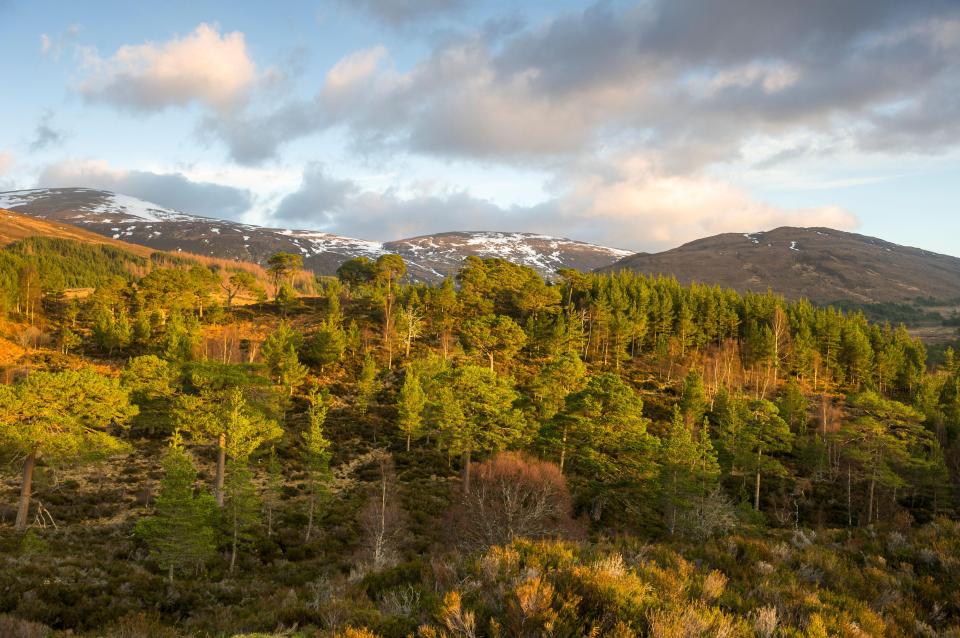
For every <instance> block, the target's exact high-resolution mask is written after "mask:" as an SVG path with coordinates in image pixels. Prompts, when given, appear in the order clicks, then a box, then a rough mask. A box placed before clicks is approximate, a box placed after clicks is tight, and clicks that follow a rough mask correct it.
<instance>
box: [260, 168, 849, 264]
mask: <svg viewBox="0 0 960 638" xmlns="http://www.w3.org/2000/svg"><path fill="white" fill-rule="evenodd" d="M555 185H556V187H557V192H556V193H555V194H554V196H553V197H552V198H550V199H548V200H546V201H544V202H542V203H539V204H536V205H532V206H509V207H504V206H498V205H496V204H494V203H493V202H491V201H488V200H485V199H479V198H476V197H473V196H472V195H471V194H470V193H468V192H466V191H446V192H439V193H436V192H426V193H424V194H422V195H418V194H416V190H415V189H409V190H408V191H407V192H408V193H411V194H409V195H401V194H399V192H398V190H397V189H386V190H383V191H376V190H370V189H363V188H361V187H360V186H359V185H358V184H357V183H356V182H350V181H348V180H343V179H338V178H335V177H331V176H330V175H328V174H326V173H325V172H324V170H323V167H322V166H320V165H312V166H310V167H309V168H308V169H307V170H306V171H304V175H303V183H302V184H301V187H300V188H299V189H298V190H297V191H294V192H293V193H291V194H290V195H288V196H287V197H286V198H285V199H284V200H283V201H282V202H281V203H280V205H279V207H278V209H277V212H276V214H275V218H274V221H275V222H276V223H278V224H281V225H296V226H300V227H306V228H319V229H322V230H326V231H329V232H334V233H338V234H341V235H347V236H355V237H362V238H365V239H381V240H390V239H399V238H402V237H410V236H414V235H423V234H430V233H436V232H442V231H453V230H499V231H523V232H536V233H544V234H549V235H559V236H565V237H570V238H573V239H580V240H584V241H592V242H595V243H598V244H604V245H608V246H614V247H617V248H625V249H631V250H647V251H655V250H664V249H667V248H672V247H674V246H677V245H679V244H682V243H684V242H687V241H691V240H693V239H697V238H700V237H703V236H705V235H713V234H717V233H724V232H753V231H759V230H769V229H772V228H776V227H778V226H828V227H832V228H837V229H843V230H849V229H853V228H855V227H856V226H857V225H858V220H857V218H856V217H855V216H854V215H853V214H851V213H850V212H848V211H846V210H843V209H842V208H839V207H836V206H821V207H815V208H805V209H784V208H779V207H776V206H773V205H771V204H767V203H764V202H761V201H758V200H756V199H754V198H753V197H751V196H750V195H749V194H748V193H747V192H746V191H744V190H742V189H740V188H738V187H736V186H733V185H731V184H730V183H728V182H725V181H722V180H720V179H717V178H714V177H710V176H704V175H694V176H690V175H686V176H680V175H666V174H662V173H659V172H658V171H656V170H655V169H654V168H653V167H651V166H650V164H649V163H648V162H646V161H645V160H643V159H640V158H636V157H626V158H620V159H619V160H616V161H610V162H600V163H597V164H595V165H593V166H581V167H578V168H577V169H576V170H572V169H571V170H570V171H569V172H567V173H563V174H560V175H558V176H557V178H556V179H555Z"/></svg>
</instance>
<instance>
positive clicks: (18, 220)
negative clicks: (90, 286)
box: [0, 209, 154, 257]
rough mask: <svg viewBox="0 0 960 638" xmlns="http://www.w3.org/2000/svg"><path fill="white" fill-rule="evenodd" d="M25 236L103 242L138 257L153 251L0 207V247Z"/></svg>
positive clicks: (93, 242)
mask: <svg viewBox="0 0 960 638" xmlns="http://www.w3.org/2000/svg"><path fill="white" fill-rule="evenodd" d="M27 237H56V238H59V239H72V240H74V241H79V242H83V243H86V244H104V245H107V246H113V247H115V248H119V249H121V250H125V251H127V252H129V253H132V254H134V255H138V256H140V257H149V256H150V255H151V254H152V253H153V252H154V251H153V249H151V248H147V247H146V246H138V245H136V244H128V243H127V242H124V241H119V240H117V239H111V238H110V237H104V236H103V235H98V234H97V233H94V232H91V231H88V230H84V229H83V228H79V227H77V226H71V225H70V224H63V223H59V222H50V221H46V220H44V219H36V218H34V217H28V216H26V215H21V214H19V213H15V212H13V211H10V210H6V209H0V247H2V246H6V245H7V244H12V243H13V242H15V241H19V240H21V239H26V238H27Z"/></svg>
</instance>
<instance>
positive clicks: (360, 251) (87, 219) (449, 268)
mask: <svg viewBox="0 0 960 638" xmlns="http://www.w3.org/2000/svg"><path fill="white" fill-rule="evenodd" d="M0 207H2V208H8V209H10V210H14V211H16V212H18V213H21V214H24V215H29V216H32V217H36V218H40V219H45V220H49V221H54V222H60V223H68V224H73V225H76V226H80V227H82V228H84V229H88V230H90V231H93V232H94V233H98V234H100V235H103V236H106V237H110V238H113V239H117V240H123V241H128V242H132V243H136V244H141V245H143V246H149V247H151V248H155V249H158V250H165V251H171V252H176V251H185V252H190V253H196V254H200V255H210V256H214V257H222V258H228V259H239V260H244V261H253V262H260V263H262V262H263V261H265V260H266V258H267V257H269V256H270V255H272V254H273V253H276V252H280V251H283V252H292V253H299V254H301V255H303V258H304V265H305V266H306V267H307V268H308V269H310V270H312V271H314V272H315V273H317V274H321V275H331V274H334V273H335V272H336V269H337V267H338V266H339V265H340V264H341V263H343V262H344V261H345V260H347V259H350V258H352V257H357V256H366V257H370V258H372V259H375V258H376V257H378V256H379V255H382V254H384V253H397V254H399V255H401V256H402V257H403V258H404V260H405V261H406V262H407V267H408V270H409V272H410V275H411V277H413V278H414V279H417V280H420V281H433V282H435V281H439V280H440V279H442V278H443V277H444V276H446V275H449V274H453V273H456V271H457V270H458V269H459V268H460V266H461V264H462V263H463V260H464V258H466V257H467V256H468V255H476V256H480V257H503V258H505V259H509V260H511V261H513V262H516V263H519V264H524V265H527V266H530V267H532V268H534V269H536V270H537V271H538V272H539V273H540V274H541V275H543V276H545V277H552V276H553V275H554V273H555V272H556V270H557V269H559V268H574V269H576V270H582V271H588V270H593V269H596V268H600V267H603V266H607V265H610V264H612V263H614V262H615V261H616V260H617V259H620V258H622V257H626V256H627V255H630V254H631V253H630V252H629V251H625V250H617V249H614V248H606V247H603V246H596V245H593V244H588V243H585V242H578V241H572V240H569V239H560V238H556V237H548V236H546V235H537V234H531V233H502V232H450V233H439V234H436V235H425V236H422V237H414V238H411V239H401V240H398V241H389V242H376V241H367V240H363V239H353V238H349V237H341V236H339V235H333V234H330V233H324V232H319V231H312V230H287V229H277V228H264V227H262V226H255V225H251V224H242V223H239V222H233V221H226V220H221V219H213V218H210V217H201V216H199V215H191V214H188V213H184V212H181V211H177V210H172V209H169V208H164V207H162V206H158V205H156V204H152V203H150V202H146V201H143V200H141V199H137V198H135V197H129V196H127V195H121V194H118V193H112V192H109V191H102V190H94V189H90V188H43V189H35V190H24V191H8V192H4V193H0Z"/></svg>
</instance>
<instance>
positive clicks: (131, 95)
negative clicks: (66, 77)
mask: <svg viewBox="0 0 960 638" xmlns="http://www.w3.org/2000/svg"><path fill="white" fill-rule="evenodd" d="M84 70H85V76H84V78H83V79H82V80H81V81H80V83H79V87H78V88H79V90H80V92H81V93H82V94H83V95H84V96H85V97H86V98H87V99H89V100H91V101H97V102H105V103H109V104H113V105H116V106H119V107H122V108H125V109H130V110H134V111H159V110H163V109H165V108H167V107H170V106H185V105H187V104H190V103H193V102H198V103H202V104H205V105H207V106H210V107H212V108H214V109H218V110H220V111H223V112H226V111H228V110H229V109H231V108H234V107H236V106H237V105H238V104H239V103H240V102H241V101H242V100H243V99H244V98H245V97H246V94H247V91H248V90H249V89H250V88H251V86H252V85H253V84H254V83H255V81H256V79H257V68H256V65H255V63H254V62H253V60H252V59H251V58H250V56H249V55H248V53H247V45H246V41H245V39H244V35H243V33H240V32H239V31H234V32H232V33H225V34H222V35H221V33H220V31H219V28H218V27H217V26H215V25H209V24H206V23H203V24H200V25H199V26H198V27H197V28H196V29H194V31H193V32H191V33H189V34H187V35H186V36H183V37H175V38H173V39H172V40H169V41H167V42H161V43H155V42H147V43H145V44H138V45H124V46H122V47H120V48H119V49H117V51H116V52H115V53H114V54H113V55H111V56H109V57H107V58H102V57H100V55H99V54H98V53H97V52H96V51H94V50H86V52H85V60H84Z"/></svg>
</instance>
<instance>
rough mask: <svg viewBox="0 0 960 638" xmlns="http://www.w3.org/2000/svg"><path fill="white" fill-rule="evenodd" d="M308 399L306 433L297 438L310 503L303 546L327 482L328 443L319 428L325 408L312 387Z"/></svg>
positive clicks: (325, 413) (319, 396) (322, 398)
mask: <svg viewBox="0 0 960 638" xmlns="http://www.w3.org/2000/svg"><path fill="white" fill-rule="evenodd" d="M308 399H309V401H310V407H309V408H308V409H307V429H306V430H304V432H303V433H302V434H301V438H302V439H303V458H304V462H305V464H306V466H307V480H308V493H309V499H310V506H309V512H308V514H307V530H306V533H305V534H304V539H305V540H306V542H308V543H309V542H310V538H311V535H312V533H313V521H314V515H315V512H316V508H317V502H318V500H319V499H320V497H321V496H322V495H323V489H324V487H325V485H326V484H327V482H328V481H329V479H330V441H329V440H327V438H326V437H325V436H324V434H323V424H324V422H325V421H326V419H327V405H326V401H325V398H324V394H323V393H322V392H321V391H320V389H319V388H317V387H314V388H313V389H312V390H311V392H310V394H309V396H308Z"/></svg>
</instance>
